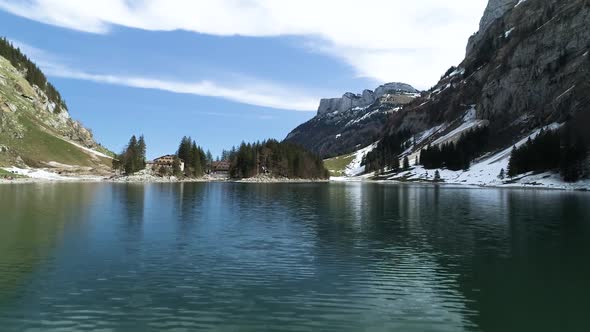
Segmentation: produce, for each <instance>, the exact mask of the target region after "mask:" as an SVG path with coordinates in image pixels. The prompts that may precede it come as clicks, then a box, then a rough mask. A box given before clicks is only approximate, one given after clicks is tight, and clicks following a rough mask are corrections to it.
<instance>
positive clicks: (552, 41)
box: [386, 0, 590, 148]
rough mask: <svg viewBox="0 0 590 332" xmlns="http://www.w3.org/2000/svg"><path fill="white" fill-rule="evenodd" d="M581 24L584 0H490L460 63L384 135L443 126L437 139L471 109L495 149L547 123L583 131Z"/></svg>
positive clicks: (589, 78) (584, 46) (589, 19)
mask: <svg viewBox="0 0 590 332" xmlns="http://www.w3.org/2000/svg"><path fill="white" fill-rule="evenodd" d="M589 24H590V1H588V0H568V1H558V0H528V1H526V0H524V1H516V0H513V1H508V0H503V1H502V0H491V1H490V4H489V5H488V8H487V9H486V13H485V15H484V18H483V19H482V23H481V29H480V31H479V32H478V33H477V34H476V35H475V36H473V37H472V38H471V39H470V41H469V47H468V48H467V55H466V57H465V60H464V61H463V62H462V63H461V64H460V65H459V66H458V68H454V69H455V70H450V71H449V72H448V73H447V75H446V76H445V77H443V78H442V79H441V80H440V82H439V83H438V84H437V85H436V86H435V87H434V88H433V89H432V90H431V91H429V92H428V93H426V94H424V96H423V97H422V98H419V99H418V100H416V101H415V102H413V103H411V104H410V105H408V106H407V107H405V108H404V109H403V110H402V111H400V112H397V113H396V114H394V116H393V117H392V119H391V121H390V122H389V123H388V124H387V126H386V131H387V132H389V133H395V132H399V131H402V130H409V131H410V132H412V133H414V134H419V133H423V132H426V131H428V130H430V129H432V128H434V127H436V126H444V127H445V128H447V129H446V130H445V131H441V132H440V133H439V134H438V135H445V134H446V132H449V131H452V130H453V129H454V128H455V127H457V126H459V125H460V124H461V123H462V121H461V119H462V118H463V117H464V115H465V113H466V112H467V111H468V110H471V109H473V110H475V116H476V119H477V120H482V121H486V122H487V123H489V126H490V132H491V133H492V136H493V138H494V143H495V144H494V147H495V148H502V147H506V146H509V145H511V144H513V143H514V142H515V141H517V140H518V139H519V138H520V137H522V136H523V135H525V134H527V133H530V132H532V131H533V130H535V129H537V128H540V127H542V126H546V125H549V124H552V123H565V122H568V123H570V124H572V125H573V126H575V127H576V126H577V127H584V126H586V127H587V126H589V125H590V122H589V121H590V114H589V113H590V95H589V94H588V91H590V57H589V55H588V52H589V50H590V29H588V26H589ZM581 131H582V130H581ZM585 131H586V132H587V130H585ZM435 139H437V137H436V136H433V137H431V139H427V140H425V141H424V142H425V144H426V143H428V142H431V141H433V140H435ZM417 148H419V147H417Z"/></svg>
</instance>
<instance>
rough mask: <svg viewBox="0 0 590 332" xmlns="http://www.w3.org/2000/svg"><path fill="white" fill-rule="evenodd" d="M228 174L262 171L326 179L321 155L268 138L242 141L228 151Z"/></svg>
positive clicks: (272, 174)
mask: <svg viewBox="0 0 590 332" xmlns="http://www.w3.org/2000/svg"><path fill="white" fill-rule="evenodd" d="M227 157H228V161H229V162H230V176H231V177H232V178H249V177H253V176H257V175H262V174H266V175H269V176H280V177H286V178H292V179H327V178H328V177H329V172H328V170H326V168H325V167H324V163H323V161H322V159H321V158H320V157H319V156H317V155H315V154H313V153H311V152H308V151H307V150H305V149H303V148H302V147H300V146H298V145H295V144H291V143H286V142H278V141H276V140H273V139H269V140H266V141H263V142H256V143H253V144H251V143H244V142H242V144H241V145H240V146H239V147H237V148H236V147H234V148H232V150H231V151H230V152H229V153H228V156H227Z"/></svg>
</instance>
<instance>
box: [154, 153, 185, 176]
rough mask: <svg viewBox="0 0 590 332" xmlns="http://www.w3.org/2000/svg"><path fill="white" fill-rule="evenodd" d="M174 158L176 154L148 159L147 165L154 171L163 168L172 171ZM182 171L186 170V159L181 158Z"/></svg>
mask: <svg viewBox="0 0 590 332" xmlns="http://www.w3.org/2000/svg"><path fill="white" fill-rule="evenodd" d="M174 158H176V156H175V155H173V154H169V155H165V156H162V157H159V158H156V159H154V160H151V161H148V162H147V163H146V166H147V168H148V169H150V170H152V171H154V172H157V171H159V170H160V169H162V168H165V169H167V170H169V171H172V164H174ZM180 171H184V161H183V160H182V159H180Z"/></svg>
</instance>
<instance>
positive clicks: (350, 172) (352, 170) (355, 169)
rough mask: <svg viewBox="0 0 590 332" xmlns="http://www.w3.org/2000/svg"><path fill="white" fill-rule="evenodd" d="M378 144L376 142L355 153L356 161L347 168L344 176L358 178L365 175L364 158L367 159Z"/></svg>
mask: <svg viewBox="0 0 590 332" xmlns="http://www.w3.org/2000/svg"><path fill="white" fill-rule="evenodd" d="M378 144H379V142H375V143H373V144H371V145H369V146H367V147H366V148H363V149H360V150H358V151H357V152H355V155H354V159H353V160H352V161H351V162H350V164H348V166H346V169H345V170H344V174H346V176H357V175H360V174H363V173H364V172H365V166H361V163H362V162H363V158H365V156H366V155H367V153H369V152H371V151H373V150H374V149H375V148H376V147H377V145H378Z"/></svg>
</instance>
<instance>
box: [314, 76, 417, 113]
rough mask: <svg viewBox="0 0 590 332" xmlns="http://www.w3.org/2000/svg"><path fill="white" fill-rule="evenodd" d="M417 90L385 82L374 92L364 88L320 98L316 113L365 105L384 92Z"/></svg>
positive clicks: (412, 91) (371, 102) (377, 98)
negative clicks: (338, 95) (360, 90)
mask: <svg viewBox="0 0 590 332" xmlns="http://www.w3.org/2000/svg"><path fill="white" fill-rule="evenodd" d="M418 92H419V91H418V90H416V89H414V87H412V86H411V85H409V84H405V83H387V84H384V85H381V86H379V87H378V88H377V89H375V91H374V92H373V91H371V90H364V91H363V92H362V93H361V94H354V93H352V92H347V93H345V94H344V95H343V96H342V97H341V98H330V99H322V100H320V106H319V107H318V115H322V114H327V113H332V112H345V111H348V110H351V109H354V108H361V107H367V106H370V105H371V104H373V103H374V102H376V101H377V100H379V99H380V98H381V97H383V96H384V95H386V94H399V93H418Z"/></svg>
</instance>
